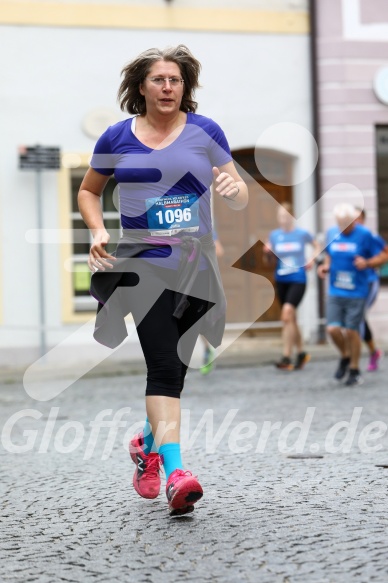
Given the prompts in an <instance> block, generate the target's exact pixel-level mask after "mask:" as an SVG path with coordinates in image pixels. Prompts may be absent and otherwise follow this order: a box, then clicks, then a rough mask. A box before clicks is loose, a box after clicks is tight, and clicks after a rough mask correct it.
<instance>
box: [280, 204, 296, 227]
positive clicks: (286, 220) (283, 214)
mask: <svg viewBox="0 0 388 583" xmlns="http://www.w3.org/2000/svg"><path fill="white" fill-rule="evenodd" d="M294 222H295V221H294V217H293V216H292V215H291V214H290V213H289V212H288V211H287V210H286V209H285V208H283V207H281V208H279V210H278V224H279V227H280V228H281V229H284V230H285V231H287V230H290V229H292V228H293V226H294Z"/></svg>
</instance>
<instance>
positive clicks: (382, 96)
mask: <svg viewBox="0 0 388 583" xmlns="http://www.w3.org/2000/svg"><path fill="white" fill-rule="evenodd" d="M313 8H314V15H313V18H314V21H315V28H316V67H317V101H318V104H317V106H318V107H317V109H318V140H319V152H320V193H319V194H320V196H322V195H323V194H324V193H327V192H328V191H329V190H331V189H332V191H331V193H329V195H328V196H325V201H324V202H323V204H322V211H323V212H322V213H321V225H320V227H321V228H322V229H323V230H325V229H326V228H327V227H329V226H330V225H331V224H332V222H333V216H332V209H333V206H334V204H335V203H336V202H338V201H339V200H349V201H350V202H352V201H353V197H354V193H353V192H352V191H350V192H346V189H345V190H344V191H343V192H342V194H339V193H338V192H336V189H335V187H336V185H337V184H340V183H346V184H350V185H354V186H355V187H356V188H357V189H358V190H359V191H360V192H361V194H362V197H363V200H364V205H365V210H366V214H367V226H368V227H370V228H371V229H372V230H373V231H375V232H377V231H378V232H380V234H381V235H382V236H383V237H384V238H385V240H387V241H388V4H387V2H385V1H384V0H325V1H324V2H320V1H319V0H315V2H314V3H313ZM387 276H388V270H387V266H384V268H383V269H382V278H381V283H382V285H381V289H380V294H379V297H378V300H377V302H376V304H375V305H374V306H373V308H372V309H371V311H370V315H369V317H368V321H370V323H371V325H372V328H373V331H374V333H375V335H376V338H377V339H378V340H379V341H385V342H386V341H387V340H388V326H387V324H388V313H387V309H386V306H387V302H388V277H387Z"/></svg>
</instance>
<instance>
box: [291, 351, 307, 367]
mask: <svg viewBox="0 0 388 583" xmlns="http://www.w3.org/2000/svg"><path fill="white" fill-rule="evenodd" d="M310 359H311V356H310V355H309V354H307V352H300V353H299V354H298V356H297V357H296V361H295V366H294V369H295V370H302V368H303V367H304V365H305V364H307V363H308V362H309V360H310Z"/></svg>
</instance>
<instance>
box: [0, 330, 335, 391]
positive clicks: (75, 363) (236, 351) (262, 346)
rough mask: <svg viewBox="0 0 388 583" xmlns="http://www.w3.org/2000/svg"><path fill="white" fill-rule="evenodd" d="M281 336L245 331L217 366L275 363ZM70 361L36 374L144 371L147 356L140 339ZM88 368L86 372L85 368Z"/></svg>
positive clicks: (17, 373) (323, 355)
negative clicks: (107, 353) (103, 354)
mask: <svg viewBox="0 0 388 583" xmlns="http://www.w3.org/2000/svg"><path fill="white" fill-rule="evenodd" d="M229 342H230V338H229V336H228V333H226V334H225V337H224V342H223V346H227V345H228V344H229ZM305 348H306V351H307V352H309V353H310V354H311V359H312V360H314V361H318V360H319V361H321V360H328V359H331V358H336V357H337V352H336V351H335V349H334V348H333V346H332V345H331V344H328V343H327V344H307V345H306V347H305ZM281 349H282V344H281V339H280V338H279V337H278V336H252V337H250V336H248V335H242V336H240V337H239V338H238V339H237V340H235V341H234V342H233V343H232V344H231V345H230V346H228V347H227V348H226V349H225V350H224V352H222V353H221V354H220V355H219V356H218V358H217V359H216V361H215V362H216V366H217V368H228V367H241V366H261V365H266V364H272V363H273V362H275V361H276V360H278V359H279V357H280V355H281ZM80 354H81V356H80V358H79V359H78V360H74V357H73V359H72V360H70V361H65V362H61V363H58V362H55V363H48V364H46V365H41V366H39V368H38V367H37V370H36V373H35V374H36V375H37V376H38V375H41V377H42V379H49V378H55V379H58V378H66V377H68V376H74V375H76V374H77V373H78V376H79V377H87V378H96V377H101V376H116V375H117V376H122V375H127V374H141V373H143V372H145V363H144V358H143V355H142V352H141V348H140V346H139V345H138V343H131V345H130V347H129V348H128V346H127V348H126V350H125V351H124V350H122V351H121V353H120V356H119V357H118V356H117V355H114V354H112V356H111V357H108V358H106V359H105V360H103V361H102V362H100V363H99V364H98V365H97V366H94V365H93V364H90V370H89V369H88V361H87V358H86V359H85V357H84V358H83V357H82V351H80ZM202 354H203V345H202V343H201V341H200V340H199V341H198V343H197V345H196V348H195V350H194V354H193V358H192V367H193V368H199V367H200V366H201V364H202ZM27 368H28V366H24V367H5V366H3V367H1V366H0V383H13V382H20V381H21V380H22V379H23V376H24V373H25V371H26V369H27ZM85 369H86V370H87V372H86V373H84V372H83V371H84V370H85Z"/></svg>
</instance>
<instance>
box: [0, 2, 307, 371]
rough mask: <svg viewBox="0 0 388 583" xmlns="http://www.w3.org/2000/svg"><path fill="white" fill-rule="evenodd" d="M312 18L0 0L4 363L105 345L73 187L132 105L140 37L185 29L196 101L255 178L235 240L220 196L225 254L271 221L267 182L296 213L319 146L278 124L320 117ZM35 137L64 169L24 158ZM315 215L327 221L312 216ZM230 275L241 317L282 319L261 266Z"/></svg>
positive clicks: (172, 6) (252, 240)
mask: <svg viewBox="0 0 388 583" xmlns="http://www.w3.org/2000/svg"><path fill="white" fill-rule="evenodd" d="M308 22H309V19H308V12H307V9H306V3H305V1H304V0H276V1H271V2H269V1H268V0H267V1H265V0H258V1H254V0H244V1H240V2H237V1H232V0H229V1H228V2H225V1H223V2H221V1H218V0H217V1H214V2H213V3H212V7H211V8H209V7H208V3H207V2H193V1H189V0H175V1H170V2H166V1H165V0H154V1H151V0H148V1H144V2H142V3H137V2H131V1H124V0H121V1H117V2H116V3H115V4H114V5H111V4H108V3H107V2H104V1H101V0H100V1H97V0H95V1H92V0H81V1H79V2H77V3H75V2H72V1H71V0H62V1H57V2H54V1H47V2H35V1H29V2H24V1H20V2H6V1H5V2H3V1H0V33H1V37H2V46H3V47H6V48H7V49H6V50H3V51H2V52H1V55H0V60H1V65H0V67H1V71H2V78H3V83H2V86H1V89H0V95H1V101H2V104H3V107H2V108H1V114H0V115H1V117H2V123H1V127H2V129H3V135H2V139H1V143H0V147H1V162H2V165H1V167H2V172H1V175H0V213H1V235H0V237H1V258H0V267H1V271H0V278H1V282H0V283H1V285H0V346H1V351H0V354H1V357H0V364H3V365H4V364H24V363H26V362H31V361H33V360H34V359H35V358H36V357H37V356H39V354H40V352H41V351H42V345H44V350H50V349H51V348H53V347H55V346H58V345H62V346H63V355H64V357H65V356H66V355H68V356H69V358H70V355H72V357H74V356H75V357H79V355H80V348H82V355H86V354H87V353H88V351H93V350H95V343H94V341H93V340H92V338H91V334H90V329H91V328H90V326H91V325H90V322H92V321H93V316H94V310H95V304H94V303H93V301H92V300H91V299H90V297H89V295H88V291H87V290H88V283H89V279H88V278H89V274H88V272H87V270H86V268H85V262H86V256H87V250H88V244H89V241H88V239H87V236H86V237H81V238H80V239H79V240H78V239H77V240H75V239H74V237H73V235H72V232H73V230H74V229H75V230H76V231H79V230H82V228H83V224H82V221H81V218H80V215H79V213H78V209H77V205H76V195H77V190H78V187H79V184H80V180H81V179H82V176H83V174H84V172H85V170H86V168H87V166H88V161H89V159H90V155H91V153H92V151H93V147H94V144H95V141H96V139H97V137H98V136H99V135H100V134H101V133H102V132H103V131H104V130H105V129H106V127H107V126H108V125H111V124H112V123H115V122H116V121H119V120H120V119H124V117H125V116H124V114H123V113H122V112H121V111H120V110H119V108H118V105H117V101H116V93H117V89H118V86H119V83H120V71H121V69H122V67H123V66H124V65H125V64H126V63H127V62H128V61H129V60H130V59H131V58H133V57H134V56H136V55H137V54H138V53H139V52H141V51H142V50H145V49H147V48H149V47H152V46H159V47H165V46H167V45H174V44H179V43H184V44H186V45H187V46H188V47H189V48H190V49H191V50H192V52H193V53H194V55H195V56H196V57H197V58H198V59H199V60H200V61H201V63H202V68H203V70H202V75H201V85H202V87H201V89H200V90H199V91H198V93H197V100H198V102H199V109H198V113H200V114H203V115H207V116H209V117H211V118H213V119H214V120H215V121H217V122H218V123H219V124H220V125H221V127H222V128H223V129H224V131H225V133H226V136H227V138H228V141H229V143H230V146H231V149H232V152H233V154H234V156H235V159H236V162H237V163H238V164H239V165H240V167H241V171H242V172H245V174H244V176H245V177H246V179H247V180H248V181H250V182H251V192H252V196H251V198H252V202H251V203H250V204H251V206H250V207H249V208H248V210H247V212H246V213H245V214H241V216H239V217H238V216H237V215H238V213H235V218H233V221H234V222H233V229H234V231H235V232H236V233H238V237H239V239H238V244H237V246H236V243H233V241H229V240H228V237H229V235H230V232H231V229H230V225H229V224H228V221H230V220H231V219H230V217H227V219H225V216H221V214H222V210H219V211H218V212H219V221H218V219H217V210H218V209H217V208H215V216H216V221H217V222H219V225H217V226H218V232H219V236H220V238H223V239H224V242H225V245H226V247H227V253H226V258H225V261H227V259H228V255H230V259H231V260H233V261H234V262H235V261H236V260H239V258H240V257H243V256H244V255H245V254H246V252H247V251H248V250H249V249H250V248H251V247H252V246H253V247H254V246H255V245H256V244H257V241H258V240H259V239H261V240H263V238H265V236H266V234H267V233H268V231H269V230H270V229H271V228H273V227H274V224H275V223H274V221H275V214H274V213H275V211H274V208H275V207H273V208H268V211H265V212H264V210H263V208H264V207H263V204H261V202H260V201H262V200H264V201H265V200H267V202H268V199H267V198H266V196H267V193H268V192H269V194H270V196H271V197H272V198H273V199H274V200H276V201H283V200H292V201H293V203H294V208H295V212H296V214H297V215H298V214H302V213H303V212H304V210H306V209H308V208H309V207H310V206H311V205H312V204H313V203H314V201H315V191H314V180H313V178H312V176H311V175H310V174H311V172H307V173H305V174H303V172H302V170H303V169H304V168H306V167H312V168H313V166H314V164H313V159H314V153H313V151H312V150H311V148H310V147H309V146H308V145H306V144H305V143H304V142H303V140H301V141H300V140H298V139H292V138H290V137H289V138H287V134H284V133H282V132H279V131H277V129H279V124H284V125H285V126H287V124H288V126H289V127H291V129H292V128H294V129H295V128H296V129H297V131H298V128H299V130H301V131H302V133H303V131H305V132H311V131H312V109H311V85H310V51H309V25H308ZM35 145H41V146H53V147H59V148H60V151H61V167H60V169H59V171H44V172H42V174H41V176H40V178H39V176H37V174H36V172H34V171H29V170H27V171H26V170H20V169H19V166H18V163H19V155H20V150H21V148H23V147H26V146H27V147H28V146H35ZM266 168H267V169H268V168H269V169H270V174H271V172H272V174H271V176H274V177H275V178H276V176H277V175H278V176H279V177H280V178H285V182H284V184H283V183H282V184H283V186H281V187H280V186H279V188H276V187H275V186H274V184H273V182H276V180H275V179H274V180H273V181H272V182H271V181H268V176H267V177H266ZM271 169H272V170H271ZM301 172H302V174H303V179H300V176H301ZM274 173H275V174H274ZM39 180H40V181H39ZM115 187H116V185H115V184H114V183H113V182H111V183H110V184H109V185H108V188H107V190H106V192H105V193H104V197H103V205H104V211H105V217H106V220H107V226H108V227H109V228H110V229H112V230H113V231H114V230H115V229H117V228H118V224H119V223H118V217H119V213H118V207H117V201H116V188H115ZM263 189H264V190H263ZM271 189H272V190H271ZM263 197H264V198H263ZM270 206H271V205H270ZM39 212H40V214H41V217H40V219H39ZM256 219H257V220H256ZM39 220H40V223H39ZM39 225H41V227H42V229H43V233H44V237H43V242H42V243H39V237H40V235H39V234H38V233H37V229H39ZM305 226H306V227H308V228H309V229H310V230H311V231H316V224H315V222H314V220H310V222H309V224H306V225H305ZM260 244H261V243H260V242H259V243H258V245H259V247H260ZM233 245H234V249H232V246H233ZM259 247H258V248H257V249H256V250H255V252H254V253H253V256H250V258H249V256H247V257H248V258H247V257H245V260H244V261H245V263H244V265H242V269H235V272H236V273H237V274H242V275H243V276H244V277H245V275H244V274H245V273H249V272H252V271H253V273H257V269H256V267H257V265H256V264H255V265H253V267H252V265H250V264H249V262H250V261H251V262H252V261H253V262H254V261H256V259H255V257H256V258H260V249H259ZM40 253H41V256H39V254H40ZM39 257H40V259H41V262H40V259H39ZM252 257H253V259H252ZM240 267H241V265H240ZM232 279H233V281H230V282H226V288H227V295H228V294H229V300H230V301H229V303H230V305H231V312H230V314H229V316H228V319H229V322H230V323H234V324H238V323H239V322H241V323H243V324H244V325H249V324H250V323H252V322H254V321H255V320H257V319H258V318H260V320H259V321H261V322H265V321H268V320H270V321H273V320H276V318H277V314H276V309H275V311H274V312H273V313H272V314H271V313H269V312H267V314H264V315H263V312H264V311H266V309H267V308H265V309H263V306H268V304H270V303H271V302H270V293H269V292H268V291H266V290H268V287H266V283H265V282H264V284H263V280H261V278H260V277H257V278H256V281H255V282H254V283H252V279H250V280H249V281H248V280H247V281H245V283H244V282H243V284H242V286H243V289H241V283H239V284H238V285H240V289H237V290H236V281H237V280H239V281H240V280H241V277H237V280H236V278H235V277H234V278H232ZM260 281H261V282H262V283H260ZM310 283H311V285H310V286H309V292H308V294H307V295H306V298H305V300H304V302H303V305H302V307H301V311H300V315H301V323H302V327H303V330H304V335H305V337H306V338H313V337H314V334H315V330H316V326H317V324H316V318H317V310H316V304H317V292H316V282H315V277H314V276H313V275H312V276H311V282H310ZM262 284H263V285H262ZM260 286H261V287H260ZM234 290H235V291H236V293H235V291H234ZM241 293H243V294H245V296H244V297H245V299H244V305H243V303H242V302H241V295H239V294H241ZM247 294H248V295H249V297H248V296H247ZM236 301H237V303H236ZM248 305H249V309H248V308H247V309H246V310H245V311H244V309H245V307H246V306H248ZM272 309H274V308H272ZM66 357H67V356H66Z"/></svg>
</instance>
